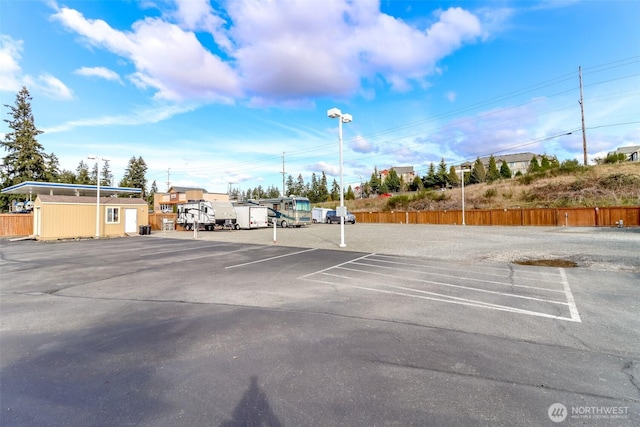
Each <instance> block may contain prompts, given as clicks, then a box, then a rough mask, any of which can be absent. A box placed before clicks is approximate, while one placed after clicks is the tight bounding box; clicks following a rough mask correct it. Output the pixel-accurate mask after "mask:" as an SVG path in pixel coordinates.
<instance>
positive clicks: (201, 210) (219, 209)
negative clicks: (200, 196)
mask: <svg viewBox="0 0 640 427" xmlns="http://www.w3.org/2000/svg"><path fill="white" fill-rule="evenodd" d="M235 223H236V211H235V210H234V209H233V205H232V204H231V203H229V202H218V201H207V200H189V201H188V202H186V203H181V204H179V205H178V217H177V219H176V224H177V225H180V226H182V227H184V228H185V229H187V230H193V229H194V228H195V227H196V225H197V227H198V229H199V230H208V231H213V230H215V227H216V226H222V227H224V228H234V227H235Z"/></svg>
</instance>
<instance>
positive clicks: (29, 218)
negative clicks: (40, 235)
mask: <svg viewBox="0 0 640 427" xmlns="http://www.w3.org/2000/svg"><path fill="white" fill-rule="evenodd" d="M32 234H33V214H0V236H30V235H32Z"/></svg>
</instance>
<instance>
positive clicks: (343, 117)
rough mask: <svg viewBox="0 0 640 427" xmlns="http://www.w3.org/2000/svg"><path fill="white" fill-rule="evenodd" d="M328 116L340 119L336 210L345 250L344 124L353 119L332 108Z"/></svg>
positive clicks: (341, 242)
mask: <svg viewBox="0 0 640 427" xmlns="http://www.w3.org/2000/svg"><path fill="white" fill-rule="evenodd" d="M327 116H329V118H331V119H338V138H339V141H340V206H339V207H338V209H337V210H336V211H337V212H336V213H337V214H338V216H339V217H340V247H341V248H344V247H346V246H347V245H346V244H345V243H344V217H345V216H347V209H346V208H345V206H344V187H343V181H344V176H343V172H342V124H343V123H350V122H352V121H353V117H351V114H343V113H342V111H340V110H339V109H337V108H332V109H330V110H329V111H327Z"/></svg>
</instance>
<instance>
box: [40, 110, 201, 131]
mask: <svg viewBox="0 0 640 427" xmlns="http://www.w3.org/2000/svg"><path fill="white" fill-rule="evenodd" d="M195 109H196V106H195V105H165V106H157V107H152V108H146V109H141V110H138V111H133V112H131V113H128V114H123V115H120V116H102V117H97V118H91V119H81V120H72V121H69V122H66V123H63V124H61V125H58V126H55V127H52V128H47V129H43V130H44V131H45V132H47V133H57V132H66V131H69V130H72V129H75V128H79V127H93V126H135V125H141V124H147V123H158V122H161V121H163V120H167V119H169V118H171V117H173V116H176V115H178V114H183V113H187V112H190V111H193V110H195Z"/></svg>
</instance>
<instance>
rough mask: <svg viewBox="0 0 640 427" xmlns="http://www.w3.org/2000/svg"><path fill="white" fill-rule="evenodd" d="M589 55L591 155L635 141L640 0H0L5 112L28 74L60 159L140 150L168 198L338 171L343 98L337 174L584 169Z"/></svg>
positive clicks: (114, 159)
mask: <svg viewBox="0 0 640 427" xmlns="http://www.w3.org/2000/svg"><path fill="white" fill-rule="evenodd" d="M580 66H581V67H582V72H583V83H584V109H585V124H586V127H587V146H588V155H589V159H590V161H591V159H593V158H594V157H597V156H601V155H602V154H603V153H606V152H607V151H608V150H611V149H614V148H616V147H618V146H624V145H636V144H640V2H637V1H635V0H634V1H631V0H630V1H616V0H613V1H562V0H559V1H486V2H485V1H481V0H477V1H461V2H446V1H442V2H432V1H400V0H398V1H395V0H389V1H373V0H356V1H348V0H270V1H258V0H229V1H207V0H141V1H133V0H130V1H117V0H110V1H98V0H95V1H88V0H87V1H65V2H63V1H38V0H0V101H1V104H3V105H4V104H9V105H13V104H14V102H15V96H16V93H17V92H18V91H19V90H20V87H21V86H22V85H26V86H27V88H28V89H29V91H30V93H31V95H32V96H33V100H32V108H33V112H34V116H35V121H36V126H37V127H38V128H39V129H41V130H44V131H45V133H44V134H42V135H40V137H39V141H40V142H41V143H42V144H43V146H44V148H45V151H46V152H47V153H51V152H54V153H55V154H56V155H57V156H58V157H59V159H60V163H61V166H62V167H63V168H65V169H70V170H75V168H76V167H77V165H78V163H79V162H80V161H81V160H84V161H85V162H87V163H89V164H91V162H92V161H90V160H87V159H86V157H87V155H91V154H97V155H99V156H102V157H105V158H108V159H110V165H111V169H112V171H113V172H114V174H115V178H116V181H119V180H120V178H121V177H122V174H123V172H124V169H125V167H126V165H127V163H128V161H129V159H130V158H131V157H133V156H136V157H138V156H142V158H143V159H144V160H145V161H146V163H147V165H148V167H149V170H148V173H147V178H148V179H149V182H151V181H153V180H156V181H157V185H158V188H159V189H160V190H161V191H164V190H166V189H167V184H166V181H167V179H168V177H169V180H170V182H171V185H186V186H200V187H204V188H206V189H207V190H209V191H212V192H218V191H219V192H224V191H226V190H227V189H228V188H229V185H231V186H233V187H234V188H240V189H241V190H246V189H247V188H254V187H256V186H258V185H262V186H263V187H265V188H266V187H269V186H276V187H278V188H281V185H282V174H281V172H282V167H283V152H284V153H285V154H284V160H285V162H284V163H285V173H286V175H287V176H288V175H292V176H294V178H295V177H297V176H298V175H299V174H302V176H303V177H304V179H305V180H307V181H309V180H310V178H311V174H312V173H314V172H315V173H316V175H318V176H319V175H320V174H321V173H322V171H324V172H326V173H327V176H328V178H329V180H330V181H331V180H333V179H334V178H335V179H336V180H338V179H339V176H338V173H339V153H338V151H339V150H338V122H337V120H335V119H334V120H332V119H329V118H327V110H328V109H330V108H333V107H337V108H339V109H341V110H342V111H343V112H344V113H349V114H351V115H352V116H353V122H352V123H349V124H345V125H344V127H343V136H344V176H345V183H357V182H359V181H360V178H362V179H365V180H366V179H368V178H369V177H370V175H371V173H372V172H373V169H374V167H377V168H378V169H384V168H388V167H392V166H413V167H414V169H415V170H416V171H417V172H418V173H419V174H420V175H423V174H424V173H425V172H426V169H427V167H428V165H429V163H430V162H435V163H437V162H439V160H440V158H441V157H444V158H445V160H446V161H447V163H448V164H449V165H451V164H456V163H460V162H462V161H465V160H473V159H475V158H476V157H477V156H484V155H489V154H498V153H508V152H523V151H531V152H537V153H540V154H542V153H547V154H551V155H556V156H558V158H559V159H561V160H564V159H573V158H576V159H579V160H580V161H581V160H582V134H581V131H580V127H581V120H580V106H579V103H578V100H579V96H580V93H579V80H578V67H580ZM7 113H8V109H7V108H4V111H3V118H8V115H7ZM6 131H7V128H6V124H5V123H2V127H0V133H1V132H6ZM570 132H571V134H570V135H567V134H568V133H570ZM0 136H2V135H0ZM169 170H170V172H169V173H168V171H169ZM230 183H231V184H230ZM116 184H117V182H116Z"/></svg>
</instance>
